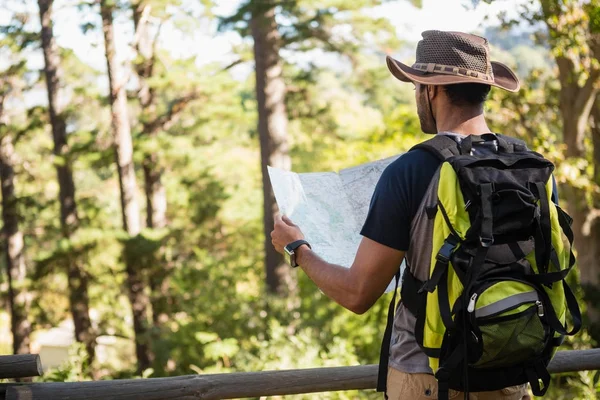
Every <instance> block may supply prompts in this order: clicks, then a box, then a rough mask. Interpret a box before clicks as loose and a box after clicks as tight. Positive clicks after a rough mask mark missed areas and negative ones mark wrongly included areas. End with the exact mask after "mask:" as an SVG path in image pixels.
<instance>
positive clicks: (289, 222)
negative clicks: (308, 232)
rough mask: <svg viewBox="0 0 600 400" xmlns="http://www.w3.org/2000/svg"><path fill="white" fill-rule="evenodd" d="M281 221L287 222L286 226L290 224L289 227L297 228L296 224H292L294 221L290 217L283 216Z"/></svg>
mask: <svg viewBox="0 0 600 400" xmlns="http://www.w3.org/2000/svg"><path fill="white" fill-rule="evenodd" d="M281 219H282V221H283V222H285V223H286V224H288V225H289V226H296V224H294V223H293V222H292V220H291V219H289V218H288V216H287V215H284V216H282V217H281Z"/></svg>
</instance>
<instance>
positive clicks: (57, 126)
mask: <svg viewBox="0 0 600 400" xmlns="http://www.w3.org/2000/svg"><path fill="white" fill-rule="evenodd" d="M52 3H53V0H38V5H39V9H40V21H41V25H42V33H41V36H42V49H43V51H44V61H45V66H44V73H45V76H46V87H47V90H48V110H49V112H50V124H51V126H52V137H53V139H54V155H55V157H56V158H57V159H58V162H57V163H56V173H57V177H58V185H59V201H60V222H61V228H62V234H63V237H64V238H66V239H70V237H71V235H73V233H74V232H75V231H76V229H77V227H78V225H79V218H78V216H77V204H76V200H75V184H74V182H73V171H72V170H71V163H70V160H69V146H68V143H67V132H66V122H65V116H64V112H63V111H64V110H63V107H62V106H61V104H60V101H59V96H58V92H59V89H60V76H61V72H60V58H59V53H58V47H57V46H56V42H55V40H54V34H53V32H52ZM66 263H67V268H68V272H67V273H68V282H69V302H70V308H71V314H72V315H73V323H74V325H75V338H76V340H77V341H78V342H81V343H84V344H85V347H86V349H87V352H88V356H89V362H90V363H91V362H92V361H93V359H94V355H95V346H96V337H95V333H94V330H93V328H92V323H91V319H90V313H89V298H88V276H87V273H86V272H85V271H84V269H83V266H82V263H81V261H80V260H77V259H76V258H75V257H72V256H68V259H67V260H66Z"/></svg>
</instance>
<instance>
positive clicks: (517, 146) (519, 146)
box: [495, 133, 529, 153]
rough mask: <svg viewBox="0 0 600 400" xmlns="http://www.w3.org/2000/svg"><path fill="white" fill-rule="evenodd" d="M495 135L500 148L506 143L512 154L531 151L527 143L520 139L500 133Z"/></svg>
mask: <svg viewBox="0 0 600 400" xmlns="http://www.w3.org/2000/svg"><path fill="white" fill-rule="evenodd" d="M495 135H496V137H497V138H498V143H499V144H500V147H502V143H501V142H504V143H506V146H507V147H508V148H509V152H510V153H514V152H522V151H529V149H528V148H527V145H526V144H525V142H524V141H522V140H520V139H517V138H514V137H510V136H506V135H502V134H500V133H496V134H495Z"/></svg>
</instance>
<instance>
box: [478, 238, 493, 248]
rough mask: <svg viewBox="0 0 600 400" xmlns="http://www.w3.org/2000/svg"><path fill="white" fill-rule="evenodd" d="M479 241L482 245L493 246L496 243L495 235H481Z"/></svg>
mask: <svg viewBox="0 0 600 400" xmlns="http://www.w3.org/2000/svg"><path fill="white" fill-rule="evenodd" d="M479 243H480V244H481V247H486V248H487V247H491V246H492V245H493V244H494V237H493V236H492V237H490V238H484V237H481V236H480V237H479Z"/></svg>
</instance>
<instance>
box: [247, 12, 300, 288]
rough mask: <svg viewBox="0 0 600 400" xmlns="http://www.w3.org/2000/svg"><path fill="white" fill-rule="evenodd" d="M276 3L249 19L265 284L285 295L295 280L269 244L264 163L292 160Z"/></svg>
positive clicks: (269, 194)
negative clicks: (256, 118) (258, 149)
mask: <svg viewBox="0 0 600 400" xmlns="http://www.w3.org/2000/svg"><path fill="white" fill-rule="evenodd" d="M274 7H275V6H274V5H273V4H270V2H269V1H265V2H257V4H256V5H255V9H254V10H253V15H252V20H251V23H250V25H251V30H252V37H253V39H254V60H255V63H256V67H255V68H256V100H257V103H258V134H259V141H260V155H261V170H262V182H263V222H264V235H265V242H264V247H265V269H266V284H267V289H268V291H269V292H270V293H277V294H285V293H286V292H288V291H290V290H293V287H294V284H295V282H294V281H293V279H292V275H291V270H290V268H289V266H288V265H285V263H284V260H283V257H282V256H281V255H280V254H279V253H277V251H275V249H274V248H273V245H272V244H271V235H270V233H271V231H272V230H273V223H274V215H275V213H276V212H277V204H276V202H275V196H274V195H273V189H272V187H271V182H270V180H269V175H268V172H267V165H270V166H272V167H278V168H284V169H289V168H290V166H291V160H290V156H289V146H288V140H287V124H288V119H287V113H286V108H285V93H286V87H285V82H284V80H283V76H282V67H283V63H282V61H281V58H280V57H279V48H280V45H281V43H280V42H281V36H280V34H279V32H278V30H277V23H276V22H275V8H274Z"/></svg>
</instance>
